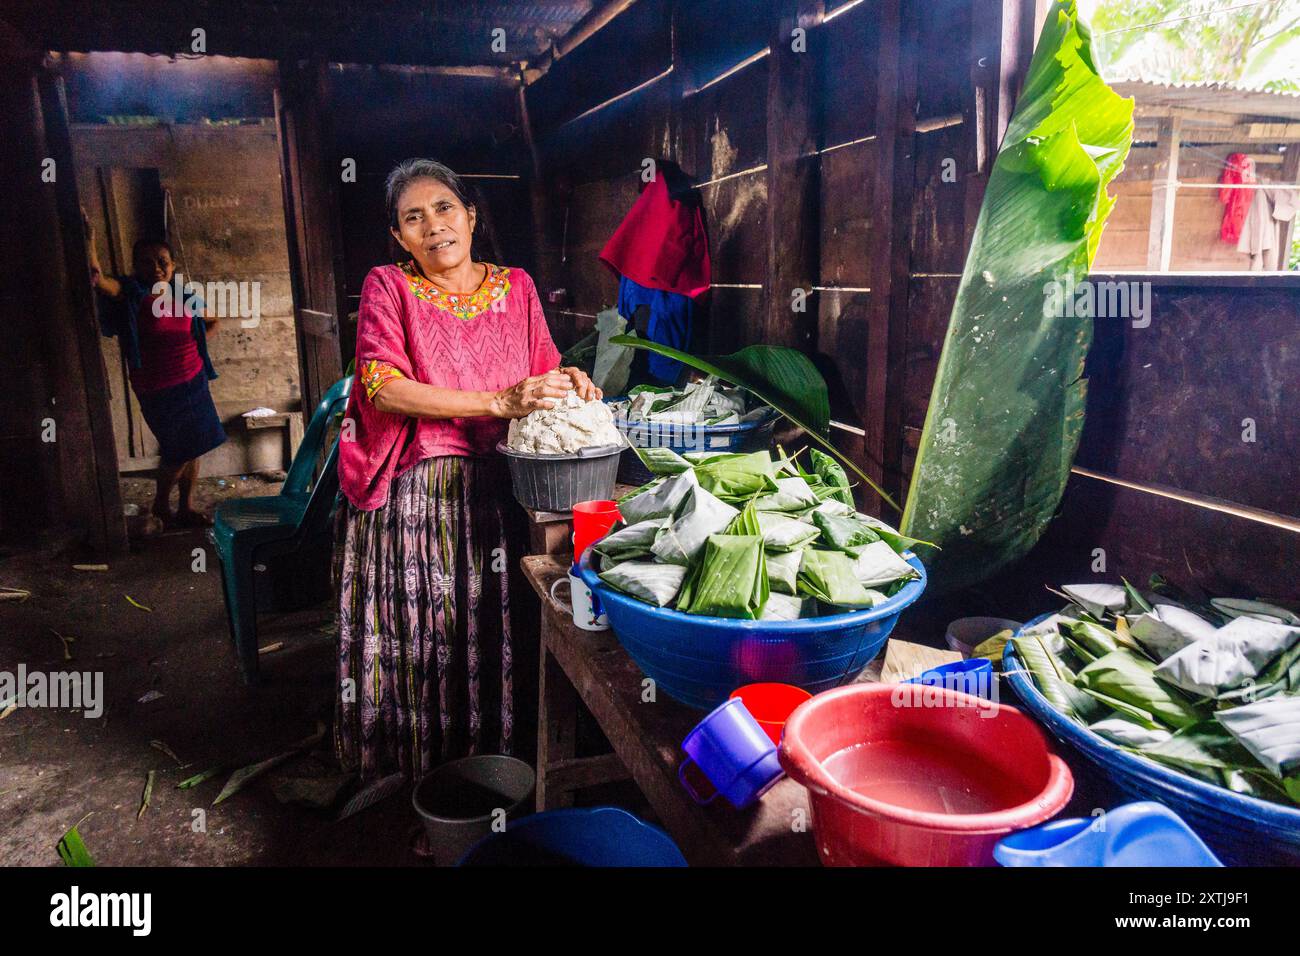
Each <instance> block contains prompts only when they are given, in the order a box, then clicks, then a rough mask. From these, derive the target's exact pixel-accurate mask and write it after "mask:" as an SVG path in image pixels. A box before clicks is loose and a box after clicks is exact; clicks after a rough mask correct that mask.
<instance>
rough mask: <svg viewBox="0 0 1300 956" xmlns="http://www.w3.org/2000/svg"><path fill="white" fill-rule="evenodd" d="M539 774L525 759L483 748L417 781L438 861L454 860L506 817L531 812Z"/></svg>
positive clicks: (416, 799)
mask: <svg viewBox="0 0 1300 956" xmlns="http://www.w3.org/2000/svg"><path fill="white" fill-rule="evenodd" d="M535 782H536V776H535V774H534V773H533V768H532V767H530V766H529V765H528V764H526V763H524V762H523V761H522V760H516V759H515V758H514V757H507V756H504V755H502V754H481V755H478V756H474V757H464V758H462V759H460V760H453V761H451V762H450V763H445V764H443V765H442V766H441V767H438V768H437V769H436V770H433V771H432V772H430V773H429V774H427V775H426V776H425V777H424V779H422V780H421V781H420V782H419V784H417V785H416V787H415V790H414V791H413V792H412V794H411V803H412V804H413V805H414V806H415V812H416V813H418V814H419V815H420V822H421V823H423V824H424V832H425V835H426V836H427V837H428V838H429V849H430V851H431V852H432V853H433V861H434V862H435V863H436V864H437V865H438V866H452V865H454V864H455V862H456V861H457V860H459V859H460V858H461V857H462V856H464V855H465V851H466V850H468V849H469V848H470V847H472V846H473V845H474V844H475V843H477V842H478V841H479V840H481V839H483V837H485V836H487V835H488V834H489V833H491V832H492V824H493V822H494V821H496V820H497V819H498V818H501V822H502V823H505V822H507V821H510V820H514V819H516V818H517V817H521V816H524V815H525V814H527V813H528V812H530V809H531V808H530V807H529V806H528V803H529V802H530V801H531V800H532V796H533V785H534V783H535Z"/></svg>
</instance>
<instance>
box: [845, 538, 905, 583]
mask: <svg viewBox="0 0 1300 956" xmlns="http://www.w3.org/2000/svg"><path fill="white" fill-rule="evenodd" d="M853 576H854V577H855V578H857V579H858V582H859V583H860V584H861V585H862V586H863V587H864V588H879V587H887V586H888V585H890V584H893V583H894V582H895V581H898V580H900V579H902V580H904V581H910V580H912V579H913V578H917V577H920V575H919V574H917V573H916V570H915V569H914V568H913V567H912V566H911V565H910V564H908V563H907V562H906V561H904V560H903V559H902V558H900V557H899V556H898V555H897V554H896V553H895V552H894V549H893V548H891V547H890V546H889V544H888V542H885V541H873V542H872V543H871V544H868V545H867V546H866V547H863V548H859V549H858V550H857V553H856V554H855V555H854V556H853Z"/></svg>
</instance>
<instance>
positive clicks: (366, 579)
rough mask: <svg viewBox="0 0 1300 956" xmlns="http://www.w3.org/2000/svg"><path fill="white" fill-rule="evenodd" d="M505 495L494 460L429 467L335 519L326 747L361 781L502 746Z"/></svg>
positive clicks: (447, 459)
mask: <svg viewBox="0 0 1300 956" xmlns="http://www.w3.org/2000/svg"><path fill="white" fill-rule="evenodd" d="M510 487H511V485H510V473H509V470H508V468H507V466H506V464H505V461H504V459H502V458H500V457H494V458H467V457H460V456H443V457H435V458H429V459H426V460H424V461H422V462H420V463H419V464H418V465H416V466H415V467H414V468H412V469H410V470H409V471H406V472H403V473H402V474H401V475H398V476H397V477H396V478H395V479H394V480H393V483H392V485H391V486H390V489H389V493H388V501H387V503H386V504H384V505H383V506H382V507H380V508H378V509H376V510H374V511H359V510H357V509H356V508H354V507H352V506H351V505H348V506H347V508H346V509H340V520H341V522H342V523H343V524H344V525H345V528H344V529H343V530H342V532H341V533H342V548H341V549H338V550H337V552H336V553H337V558H338V564H337V566H336V575H337V585H338V594H339V658H338V664H339V688H338V696H337V705H336V714H335V716H336V719H335V724H334V726H335V745H336V748H337V750H338V755H339V759H340V760H341V762H342V763H343V765H344V766H345V767H347V768H349V769H352V770H359V771H360V772H361V775H362V778H363V779H366V780H369V779H372V778H374V777H378V776H383V775H385V774H389V773H393V772H397V771H401V772H403V773H406V774H407V775H408V776H411V777H412V778H414V779H419V778H420V777H421V776H422V775H423V774H424V773H426V772H427V771H429V770H431V769H433V768H434V767H436V766H437V765H438V764H439V763H441V762H443V761H446V760H450V759H453V758H456V757H463V756H467V755H471V754H478V753H507V754H508V753H511V752H512V748H513V747H514V746H515V745H516V743H517V741H516V739H515V737H516V734H515V716H516V713H517V709H516V699H515V698H516V693H515V667H516V664H517V662H516V654H515V650H516V648H515V646H514V643H513V641H512V628H511V621H510V593H511V591H510V586H511V580H512V576H513V577H515V578H516V579H517V576H518V573H519V572H518V570H517V565H518V561H519V557H520V554H521V548H520V544H521V542H523V541H526V540H527V529H526V526H525V525H524V524H523V521H522V519H523V514H522V511H521V510H520V509H519V507H518V505H516V504H515V502H514V500H513V499H512V498H511V496H510ZM524 674H525V675H527V676H531V674H530V673H529V672H528V671H524ZM525 713H526V711H525Z"/></svg>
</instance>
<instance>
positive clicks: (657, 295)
mask: <svg viewBox="0 0 1300 956" xmlns="http://www.w3.org/2000/svg"><path fill="white" fill-rule="evenodd" d="M642 305H644V306H649V308H650V323H649V325H648V326H647V328H646V337H647V338H648V339H650V341H652V342H659V343H660V344H662V345H667V346H669V347H671V348H675V349H680V350H681V351H686V350H688V349H689V348H690V346H691V324H692V319H693V318H694V314H695V303H694V302H692V301H691V299H690V298H689V297H688V296H684V295H682V294H680V293H678V292H665V291H664V290H662V289H647V288H646V287H645V286H643V285H638V284H637V283H636V282H633V281H632V280H631V279H629V278H628V277H627V276H620V277H619V280H618V314H619V315H621V316H623V318H625V319H627V320H628V322H631V321H632V316H633V315H634V314H635V313H636V310H637V308H638V307H639V306H642ZM647 368H648V369H649V371H650V374H651V375H653V376H654V377H655V378H657V379H659V381H661V382H663V383H665V384H668V385H672V384H675V383H676V382H677V378H678V376H679V375H680V374H681V372H682V363H681V362H679V361H677V360H676V359H670V358H666V357H665V356H663V355H657V354H655V353H654V352H651V353H650V357H649V360H648V362H647Z"/></svg>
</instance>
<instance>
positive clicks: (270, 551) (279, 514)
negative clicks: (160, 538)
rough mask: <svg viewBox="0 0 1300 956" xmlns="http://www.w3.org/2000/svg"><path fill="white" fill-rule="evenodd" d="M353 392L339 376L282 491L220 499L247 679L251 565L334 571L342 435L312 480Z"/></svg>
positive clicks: (220, 528)
mask: <svg viewBox="0 0 1300 956" xmlns="http://www.w3.org/2000/svg"><path fill="white" fill-rule="evenodd" d="M351 391H352V376H351V375H349V376H348V377H347V378H344V379H341V380H340V381H337V382H335V383H334V384H333V385H332V386H331V387H330V390H329V391H328V392H326V393H325V396H324V398H322V399H321V401H320V404H319V405H317V406H316V411H315V413H314V414H313V415H312V417H311V423H310V424H308V426H307V430H306V431H305V432H304V433H303V436H302V442H301V444H300V445H299V446H298V453H297V454H296V455H294V457H293V463H292V464H291V465H290V466H289V472H288V474H287V475H286V476H285V481H284V485H283V487H282V488H281V489H280V493H279V494H278V495H268V496H265V497H261V498H233V499H231V500H229V501H223V502H221V503H220V504H219V505H217V511H216V514H215V515H214V516H213V527H212V530H211V531H209V532H208V537H209V539H210V540H211V541H212V544H213V547H214V548H215V549H216V552H217V557H218V558H219V559H220V561H221V581H222V587H223V591H224V593H225V597H226V620H227V622H228V623H229V625H230V638H231V640H232V641H233V642H234V645H235V654H236V656H237V657H238V658H239V670H240V673H241V674H242V675H243V678H244V682H245V683H248V684H253V683H256V682H257V676H258V674H257V665H258V661H257V588H256V583H255V578H254V567H255V566H257V565H259V564H260V565H263V566H264V567H265V566H267V564H268V562H272V561H274V560H275V559H279V558H283V557H286V556H291V557H292V561H290V562H284V561H275V563H276V564H277V565H280V566H292V567H295V568H298V569H301V568H303V567H307V568H309V569H314V570H319V571H323V572H324V573H325V574H326V575H328V573H329V564H330V560H331V556H332V546H333V529H332V520H331V519H332V517H333V514H334V506H335V501H336V499H337V497H338V489H339V476H338V454H339V446H338V440H337V439H335V441H334V443H333V444H332V445H331V447H330V449H329V452H328V454H327V455H326V456H325V464H324V466H323V467H322V468H321V473H320V477H319V478H316V481H315V483H314V484H313V483H312V478H313V477H314V475H315V471H316V461H317V459H318V458H319V457H320V453H321V448H322V447H323V445H324V444H325V438H326V436H327V435H328V434H329V429H330V422H331V421H332V420H333V418H334V416H335V415H336V414H337V413H338V412H339V411H340V410H341V409H342V408H343V406H344V405H345V404H346V402H347V400H348V395H349V393H350V392H351Z"/></svg>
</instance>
